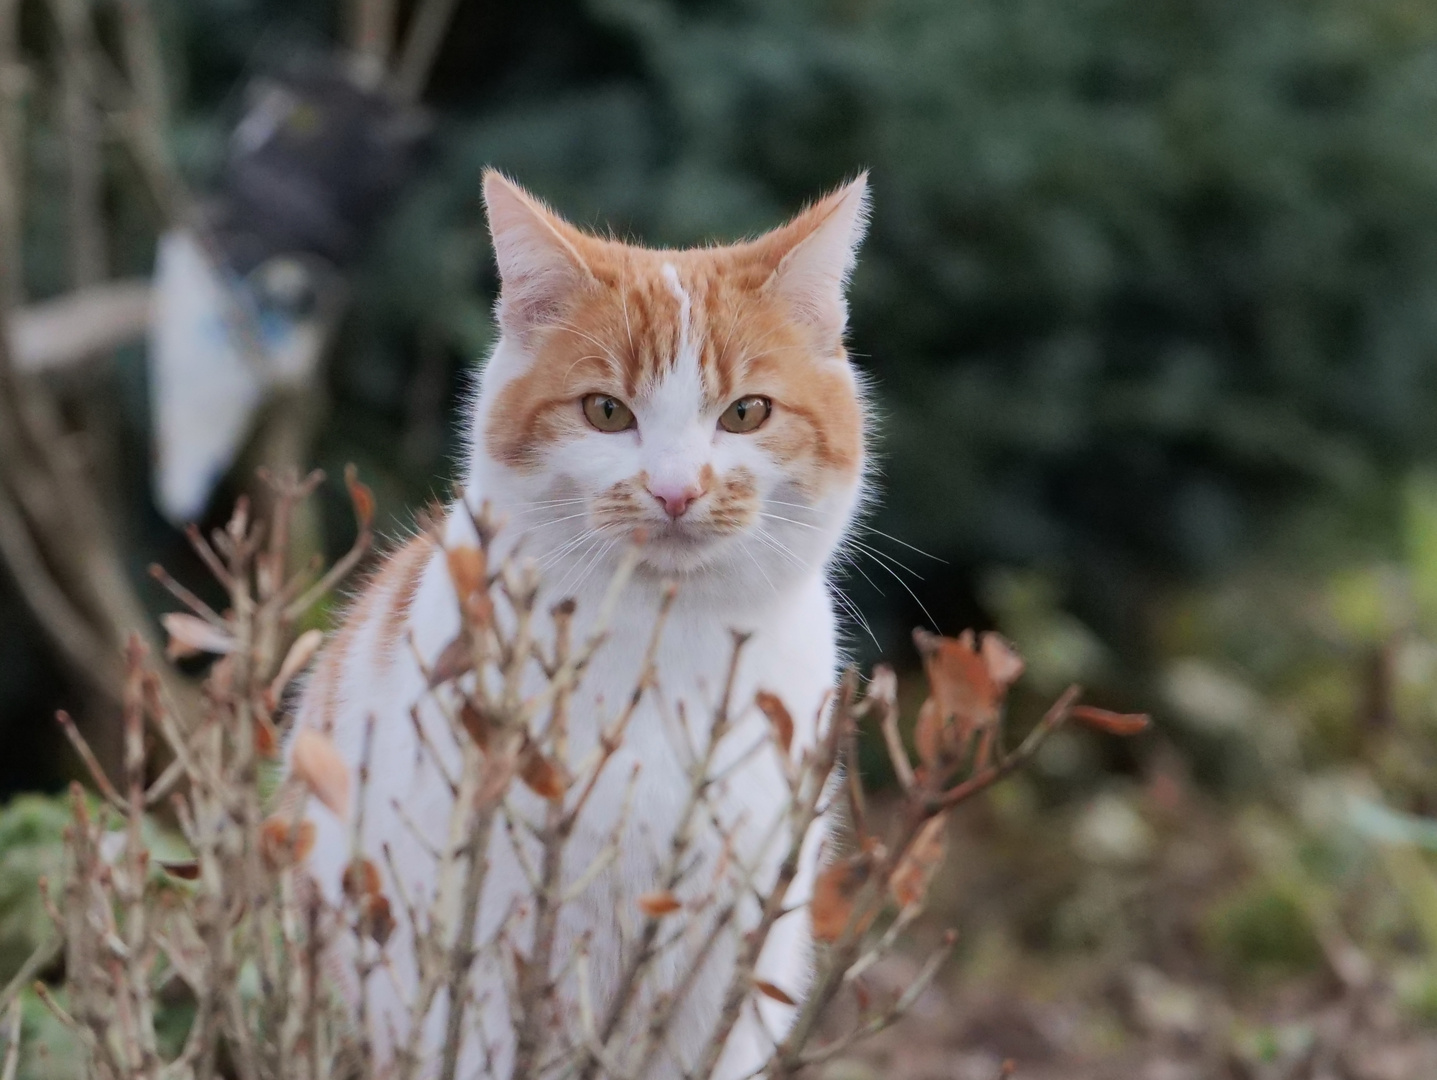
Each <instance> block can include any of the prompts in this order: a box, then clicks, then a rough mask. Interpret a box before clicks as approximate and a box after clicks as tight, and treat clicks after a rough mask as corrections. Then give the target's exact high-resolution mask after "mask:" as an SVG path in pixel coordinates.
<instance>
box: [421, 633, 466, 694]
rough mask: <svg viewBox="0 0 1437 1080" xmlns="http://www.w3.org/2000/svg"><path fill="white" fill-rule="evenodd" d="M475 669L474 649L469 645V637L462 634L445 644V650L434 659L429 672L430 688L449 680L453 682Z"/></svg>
mask: <svg viewBox="0 0 1437 1080" xmlns="http://www.w3.org/2000/svg"><path fill="white" fill-rule="evenodd" d="M473 670H474V650H473V649H471V648H470V647H469V638H468V637H467V636H466V635H464V634H460V635H459V636H458V637H457V638H455V639H454V640H453V641H451V642H450V643H449V644H448V645H446V646H444V649H443V651H442V652H441V653H440V654H439V656H438V657H437V658H436V659H435V661H434V667H433V668H432V669H430V672H429V688H430V689H431V690H432V689H434V688H435V687H436V686H443V685H444V684H445V683H447V682H453V681H454V680H455V679H457V678H459V677H460V676H461V675H467V674H468V673H469V672H471V671H473Z"/></svg>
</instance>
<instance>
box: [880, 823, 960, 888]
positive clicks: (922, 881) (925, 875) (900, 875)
mask: <svg viewBox="0 0 1437 1080" xmlns="http://www.w3.org/2000/svg"><path fill="white" fill-rule="evenodd" d="M947 823H948V816H947V815H946V814H939V815H938V816H937V817H935V818H932V819H931V820H929V821H928V822H927V823H926V824H925V825H924V826H923V828H921V829H919V830H918V835H917V836H915V837H914V838H913V843H911V844H910V845H909V846H908V850H907V851H905V852H904V853H903V857H902V858H901V859H899V860H898V866H897V868H896V869H895V870H894V871H893V873H892V875H891V876H890V877H889V879H888V889H889V891H890V892H891V893H892V894H893V899H894V900H895V901H897V902H898V906H899V907H905V908H906V907H908V906H909V905H911V904H916V903H919V902H921V901H922V899H923V897H924V896H926V895H927V894H928V885H929V883H930V882H932V880H933V874H934V871H936V870H937V869H938V866H939V864H940V863H941V862H942V861H943V854H944V852H945V850H946V849H947V835H946V832H945V828H946V826H947Z"/></svg>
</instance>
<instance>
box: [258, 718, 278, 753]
mask: <svg viewBox="0 0 1437 1080" xmlns="http://www.w3.org/2000/svg"><path fill="white" fill-rule="evenodd" d="M254 752H255V753H256V754H258V755H259V756H260V757H262V758H264V759H265V760H266V761H274V760H275V759H276V758H278V757H279V732H278V731H276V730H275V726H274V724H272V723H271V722H270V721H269V719H268V718H266V717H264V716H260V715H258V714H256V715H255V717H254Z"/></svg>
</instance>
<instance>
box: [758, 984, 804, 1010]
mask: <svg viewBox="0 0 1437 1080" xmlns="http://www.w3.org/2000/svg"><path fill="white" fill-rule="evenodd" d="M753 988H754V989H755V990H757V991H758V992H759V993H760V994H762V995H763V996H764V997H766V998H772V999H773V1000H774V1001H777V1002H781V1003H782V1004H784V1005H797V1004H798V1002H796V1001H794V1000H793V998H791V997H789V996H788V995H787V994H786V993H784V992H783V991H782V990H781V989H779V988H778V987H777V986H774V985H773V983H771V982H767V981H765V980H764V979H754V981H753Z"/></svg>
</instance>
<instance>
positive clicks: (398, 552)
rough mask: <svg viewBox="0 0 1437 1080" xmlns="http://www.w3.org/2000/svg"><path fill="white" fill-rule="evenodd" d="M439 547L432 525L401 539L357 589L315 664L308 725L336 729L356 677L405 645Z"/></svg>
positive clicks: (375, 669)
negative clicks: (352, 677)
mask: <svg viewBox="0 0 1437 1080" xmlns="http://www.w3.org/2000/svg"><path fill="white" fill-rule="evenodd" d="M438 548H439V545H438V542H437V541H436V539H435V537H434V535H433V533H432V532H431V531H429V530H427V529H425V530H421V531H419V532H417V533H415V534H414V535H413V536H410V537H408V538H407V539H404V540H402V541H400V542H396V543H395V544H394V545H393V546H392V547H391V548H390V550H389V551H388V552H386V553H385V555H384V556H383V557H382V559H381V560H380V562H379V564H378V566H377V567H376V569H375V570H374V572H373V573H372V574H371V575H370V576H369V578H368V579H367V580H366V581H365V583H364V584H363V585H361V586H360V588H359V589H358V591H357V592H356V593H355V596H354V599H353V600H352V601H351V602H350V603H349V605H348V607H347V608H346V610H345V612H344V614H343V616H342V617H341V619H340V621H339V624H338V627H337V629H336V630H335V631H334V632H333V634H331V636H330V638H329V641H328V642H327V643H326V644H325V647H324V649H323V650H322V651H321V653H320V655H319V659H318V660H317V661H316V662H315V666H314V669H313V670H312V672H311V673H310V677H309V680H308V682H307V685H306V687H305V691H304V700H303V703H302V705H301V708H300V719H301V722H302V723H313V724H316V725H317V726H319V727H320V728H321V729H332V728H333V726H334V723H335V720H336V719H337V716H338V712H339V709H340V705H341V702H342V700H343V698H344V691H345V686H346V684H347V682H348V681H349V677H350V675H351V674H352V673H353V672H355V671H366V672H369V673H371V674H375V673H379V672H381V671H382V670H383V669H384V668H385V667H386V666H387V665H388V664H389V663H390V662H391V660H392V659H393V657H394V655H395V653H396V651H397V650H398V649H399V647H400V646H401V645H402V644H403V643H404V638H405V634H406V630H407V628H408V626H409V617H410V614H411V612H412V610H413V607H414V602H415V598H416V596H417V595H418V593H419V585H420V581H421V580H422V579H423V577H424V571H425V570H426V569H427V568H428V566H429V564H430V562H431V560H432V559H433V557H434V555H435V553H436V552H437V551H438Z"/></svg>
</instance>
